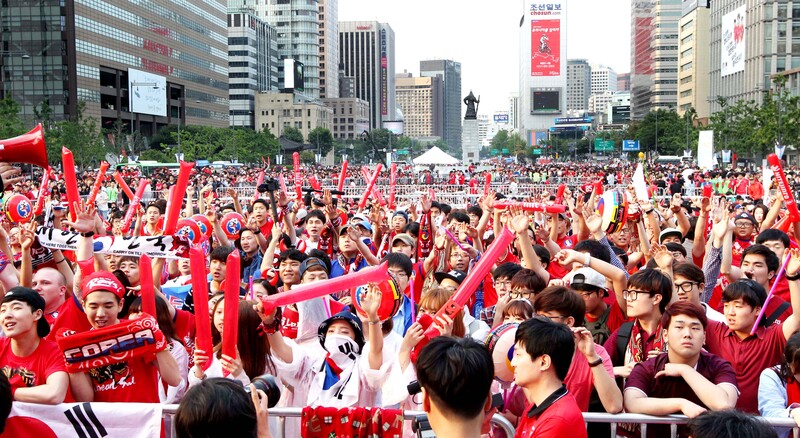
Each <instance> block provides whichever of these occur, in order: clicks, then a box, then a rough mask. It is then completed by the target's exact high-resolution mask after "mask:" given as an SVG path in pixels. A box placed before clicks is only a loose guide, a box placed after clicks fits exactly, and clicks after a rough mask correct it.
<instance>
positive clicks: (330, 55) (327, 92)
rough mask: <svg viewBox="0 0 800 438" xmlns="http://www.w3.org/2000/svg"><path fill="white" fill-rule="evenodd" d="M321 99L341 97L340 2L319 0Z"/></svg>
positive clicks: (337, 0) (336, 0)
mask: <svg viewBox="0 0 800 438" xmlns="http://www.w3.org/2000/svg"><path fill="white" fill-rule="evenodd" d="M319 97H320V98H323V99H324V98H337V97H339V0H319Z"/></svg>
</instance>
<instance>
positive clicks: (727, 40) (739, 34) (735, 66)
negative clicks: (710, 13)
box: [720, 5, 747, 77]
mask: <svg viewBox="0 0 800 438" xmlns="http://www.w3.org/2000/svg"><path fill="white" fill-rule="evenodd" d="M746 13H747V9H746V6H745V5H742V6H739V7H738V8H736V9H734V10H733V12H729V13H727V14H725V15H723V16H722V57H721V61H722V62H721V66H720V69H721V75H722V76H723V77H725V76H728V75H732V74H734V73H738V72H740V71H744V25H745V17H746Z"/></svg>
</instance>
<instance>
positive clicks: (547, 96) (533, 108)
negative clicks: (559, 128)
mask: <svg viewBox="0 0 800 438" xmlns="http://www.w3.org/2000/svg"><path fill="white" fill-rule="evenodd" d="M523 5H524V12H525V15H524V18H523V20H522V25H521V26H520V27H519V34H518V35H519V57H518V59H519V74H518V78H519V88H518V92H519V112H518V115H519V129H520V134H521V135H522V136H523V137H524V138H526V139H527V142H528V145H533V144H537V141H536V139H537V138H542V136H545V137H546V135H547V132H548V131H549V129H550V128H551V127H552V126H553V119H554V118H557V117H564V116H565V115H566V114H565V113H566V110H567V108H566V100H567V99H566V92H567V38H566V32H567V24H568V23H567V21H568V17H569V10H568V7H567V5H568V2H566V1H564V0H552V1H548V2H547V3H542V2H540V1H535V0H533V1H532V0H526V1H525V2H524V3H523Z"/></svg>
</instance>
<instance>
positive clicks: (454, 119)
mask: <svg viewBox="0 0 800 438" xmlns="http://www.w3.org/2000/svg"><path fill="white" fill-rule="evenodd" d="M419 75H420V76H423V77H433V76H441V78H442V83H443V85H444V96H443V99H444V105H443V106H442V112H443V114H442V121H443V124H444V135H443V137H442V140H444V142H445V143H447V145H448V146H450V150H451V151H460V150H461V118H462V117H463V114H462V112H461V106H462V105H461V99H462V98H463V97H464V96H463V95H462V94H461V63H460V62H456V61H451V60H447V59H435V60H428V61H420V62H419Z"/></svg>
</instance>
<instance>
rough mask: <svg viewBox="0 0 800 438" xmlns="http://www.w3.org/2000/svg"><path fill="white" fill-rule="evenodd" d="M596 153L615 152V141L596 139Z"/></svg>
mask: <svg viewBox="0 0 800 438" xmlns="http://www.w3.org/2000/svg"><path fill="white" fill-rule="evenodd" d="M594 150H595V152H613V151H614V140H603V139H602V138H596V139H594Z"/></svg>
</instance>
